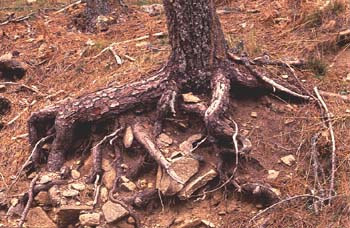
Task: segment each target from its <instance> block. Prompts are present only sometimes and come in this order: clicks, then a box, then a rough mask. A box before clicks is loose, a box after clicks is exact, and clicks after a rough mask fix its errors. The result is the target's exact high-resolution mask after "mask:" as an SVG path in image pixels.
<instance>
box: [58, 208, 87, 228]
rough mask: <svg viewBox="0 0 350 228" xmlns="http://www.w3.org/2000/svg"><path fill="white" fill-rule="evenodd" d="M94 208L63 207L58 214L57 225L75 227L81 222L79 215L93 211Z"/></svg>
mask: <svg viewBox="0 0 350 228" xmlns="http://www.w3.org/2000/svg"><path fill="white" fill-rule="evenodd" d="M92 209H93V207H92V206H83V205H81V206H76V205H70V206H66V205H64V206H61V208H59V211H58V212H57V225H58V227H68V226H69V225H75V224H76V223H77V222H78V221H79V215H80V213H81V212H82V211H91V210H92Z"/></svg>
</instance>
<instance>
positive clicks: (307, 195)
mask: <svg viewBox="0 0 350 228" xmlns="http://www.w3.org/2000/svg"><path fill="white" fill-rule="evenodd" d="M308 197H312V198H316V199H318V200H325V199H323V198H321V197H318V196H315V195H310V194H305V195H297V196H292V197H288V198H286V199H283V200H281V201H278V202H277V203H275V204H272V205H271V206H269V207H267V208H265V209H264V210H262V211H260V212H259V213H257V214H256V215H254V217H253V218H251V219H250V220H249V222H248V223H251V222H252V221H254V220H255V219H256V218H257V217H259V216H260V215H262V214H264V213H266V212H267V211H269V210H271V209H272V208H274V207H276V206H278V205H281V204H283V203H286V202H288V201H292V200H295V199H298V198H308Z"/></svg>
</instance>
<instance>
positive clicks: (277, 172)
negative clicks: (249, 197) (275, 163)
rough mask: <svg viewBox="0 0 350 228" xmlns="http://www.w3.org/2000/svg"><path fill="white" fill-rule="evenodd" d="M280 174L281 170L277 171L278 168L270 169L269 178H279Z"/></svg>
mask: <svg viewBox="0 0 350 228" xmlns="http://www.w3.org/2000/svg"><path fill="white" fill-rule="evenodd" d="M279 174H280V171H276V170H273V169H271V170H269V171H268V175H267V179H270V180H275V179H277V177H278V175H279Z"/></svg>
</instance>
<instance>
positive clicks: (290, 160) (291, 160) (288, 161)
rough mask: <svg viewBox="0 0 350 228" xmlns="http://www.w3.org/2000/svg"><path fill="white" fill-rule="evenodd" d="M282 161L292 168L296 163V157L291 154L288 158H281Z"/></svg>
mask: <svg viewBox="0 0 350 228" xmlns="http://www.w3.org/2000/svg"><path fill="white" fill-rule="evenodd" d="M281 161H282V162H283V163H284V164H286V165H288V166H291V165H293V164H294V163H295V157H294V155H292V154H290V155H287V156H284V157H282V158H281Z"/></svg>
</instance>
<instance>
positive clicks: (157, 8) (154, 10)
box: [141, 4, 164, 17]
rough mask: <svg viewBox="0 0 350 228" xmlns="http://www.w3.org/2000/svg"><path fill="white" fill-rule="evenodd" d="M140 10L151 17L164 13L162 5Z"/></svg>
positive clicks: (142, 7)
mask: <svg viewBox="0 0 350 228" xmlns="http://www.w3.org/2000/svg"><path fill="white" fill-rule="evenodd" d="M141 10H142V11H144V12H146V13H148V15H150V16H151V17H153V16H157V15H160V14H161V13H163V12H164V7H163V5H162V4H152V5H144V6H141Z"/></svg>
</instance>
